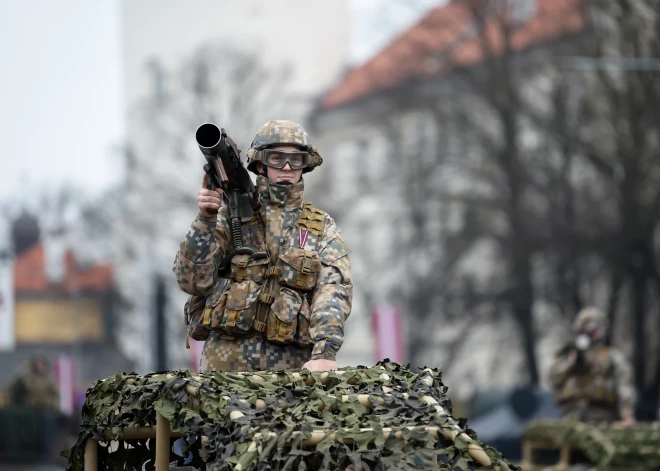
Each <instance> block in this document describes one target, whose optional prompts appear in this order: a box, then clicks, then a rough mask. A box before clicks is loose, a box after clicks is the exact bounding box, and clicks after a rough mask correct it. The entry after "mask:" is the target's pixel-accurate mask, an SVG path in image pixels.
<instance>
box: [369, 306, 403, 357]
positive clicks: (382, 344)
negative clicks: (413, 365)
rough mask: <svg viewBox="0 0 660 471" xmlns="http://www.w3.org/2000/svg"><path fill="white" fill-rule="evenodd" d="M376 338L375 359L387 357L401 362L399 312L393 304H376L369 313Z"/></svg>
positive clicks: (401, 347)
mask: <svg viewBox="0 0 660 471" xmlns="http://www.w3.org/2000/svg"><path fill="white" fill-rule="evenodd" d="M371 319H372V326H373V332H374V337H375V339H376V361H380V360H384V359H385V358H389V359H390V360H392V361H394V362H397V363H403V335H402V332H401V312H400V311H399V309H397V308H396V307H395V306H392V305H385V306H378V307H377V308H375V309H374V311H373V312H372V314H371Z"/></svg>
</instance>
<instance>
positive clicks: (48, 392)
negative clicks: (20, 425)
mask: <svg viewBox="0 0 660 471" xmlns="http://www.w3.org/2000/svg"><path fill="white" fill-rule="evenodd" d="M9 393H10V396H11V401H12V402H13V403H14V404H16V405H25V406H27V407H30V408H33V409H58V408H59V407H60V394H59V391H58V390H57V385H56V384H55V382H54V381H53V380H52V379H50V377H49V376H48V372H47V371H39V370H38V368H37V366H36V361H32V362H31V363H30V366H29V367H28V368H27V369H26V370H25V371H24V372H23V373H21V374H20V375H19V376H18V377H16V379H14V381H12V383H11V385H10V386H9Z"/></svg>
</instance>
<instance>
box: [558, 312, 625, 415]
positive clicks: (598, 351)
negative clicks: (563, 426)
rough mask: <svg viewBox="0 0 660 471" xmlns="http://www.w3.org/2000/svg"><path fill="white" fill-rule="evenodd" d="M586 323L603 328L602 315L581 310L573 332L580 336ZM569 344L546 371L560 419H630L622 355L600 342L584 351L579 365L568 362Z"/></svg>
mask: <svg viewBox="0 0 660 471" xmlns="http://www.w3.org/2000/svg"><path fill="white" fill-rule="evenodd" d="M588 322H596V323H598V324H599V325H600V326H602V327H603V328H605V326H606V320H605V316H604V314H603V313H602V312H601V311H599V310H598V309H595V308H585V309H583V310H582V311H580V313H579V314H578V316H577V318H576V321H575V324H574V331H575V332H576V333H577V334H579V333H582V332H584V328H585V326H586V325H587V323H588ZM571 351H573V352H575V351H576V349H575V347H574V346H573V344H570V345H567V346H566V347H564V348H563V349H562V350H560V351H559V353H558V354H557V356H556V357H555V360H554V362H553V364H552V366H551V368H550V375H549V376H550V383H551V384H552V387H553V389H554V394H555V398H556V400H557V404H558V405H559V408H560V409H561V410H562V412H563V413H564V415H566V416H569V417H573V418H577V419H579V420H585V421H597V420H605V421H615V420H618V419H624V418H629V417H634V410H635V399H636V398H635V388H634V386H633V384H632V369H631V367H630V364H629V363H628V362H627V361H626V359H625V357H624V355H623V354H622V353H621V352H620V351H618V350H616V349H614V348H611V347H609V346H607V345H605V343H604V341H603V340H602V339H601V340H598V341H596V342H594V343H593V344H592V345H591V346H590V347H589V348H588V349H587V350H585V351H584V354H583V355H584V357H583V358H584V360H583V362H582V364H581V365H580V364H578V362H577V361H575V360H573V361H572V360H571V359H570V358H569V354H570V352H571Z"/></svg>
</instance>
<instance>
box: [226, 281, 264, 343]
mask: <svg viewBox="0 0 660 471" xmlns="http://www.w3.org/2000/svg"><path fill="white" fill-rule="evenodd" d="M260 293H261V286H259V285H258V284H256V283H255V282H254V281H252V280H245V281H241V282H234V283H233V284H232V285H231V288H229V291H228V292H227V297H226V300H225V306H224V315H223V316H222V318H221V319H220V323H219V324H220V325H219V328H220V330H223V331H224V332H226V333H228V334H233V335H245V334H247V333H249V332H250V331H251V330H252V325H253V324H254V320H255V318H256V316H257V306H258V305H259V303H257V300H258V298H259V294H260Z"/></svg>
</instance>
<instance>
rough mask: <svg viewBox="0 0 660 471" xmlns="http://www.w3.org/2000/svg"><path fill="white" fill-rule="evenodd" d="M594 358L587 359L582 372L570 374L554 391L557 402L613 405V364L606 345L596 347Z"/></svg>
mask: <svg viewBox="0 0 660 471" xmlns="http://www.w3.org/2000/svg"><path fill="white" fill-rule="evenodd" d="M593 353H594V355H595V356H596V360H600V361H593V360H592V361H588V362H587V364H586V365H585V371H584V373H583V374H575V373H573V374H571V375H570V376H568V377H567V378H566V380H565V381H564V382H563V384H562V386H561V387H560V388H559V389H558V390H557V392H556V398H557V402H558V403H559V404H560V405H561V404H567V403H570V402H576V401H584V402H586V403H588V404H593V405H602V406H615V405H616V403H617V394H616V381H615V378H614V364H613V362H612V357H611V352H610V349H609V348H608V347H598V349H597V350H595V351H594V352H593Z"/></svg>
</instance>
